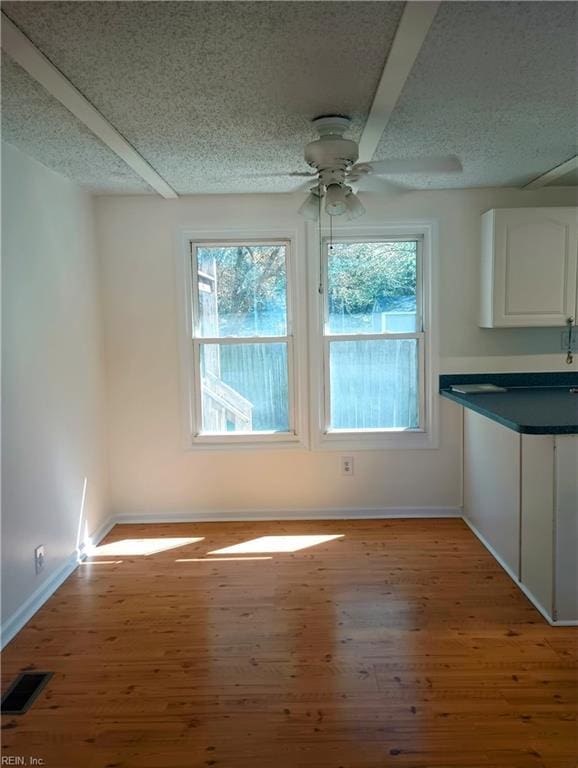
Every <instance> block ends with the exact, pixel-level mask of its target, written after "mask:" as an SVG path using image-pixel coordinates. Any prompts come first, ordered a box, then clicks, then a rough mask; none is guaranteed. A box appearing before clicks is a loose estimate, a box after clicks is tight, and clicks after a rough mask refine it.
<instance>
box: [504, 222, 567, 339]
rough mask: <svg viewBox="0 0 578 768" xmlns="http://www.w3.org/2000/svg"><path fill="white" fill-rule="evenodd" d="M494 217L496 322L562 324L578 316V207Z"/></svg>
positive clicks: (540, 324)
mask: <svg viewBox="0 0 578 768" xmlns="http://www.w3.org/2000/svg"><path fill="white" fill-rule="evenodd" d="M492 213H494V217H493V243H492V247H493V301H492V309H493V325H494V326H514V327H515V326H548V325H550V326H551V325H554V326H563V325H565V323H566V320H567V318H568V317H574V318H575V317H576V261H577V258H578V239H577V229H578V227H577V222H576V208H516V209H513V208H510V209H502V210H495V211H493V212H492Z"/></svg>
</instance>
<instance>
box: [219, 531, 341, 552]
mask: <svg viewBox="0 0 578 768" xmlns="http://www.w3.org/2000/svg"><path fill="white" fill-rule="evenodd" d="M341 538H343V534H334V535H329V536H260V537H259V538H258V539H250V540H249V541H243V542H242V543H241V544H233V546H231V547H223V549H215V550H213V551H212V552H209V554H210V555H241V554H245V553H247V554H250V553H253V552H298V551H299V550H300V549H307V548H308V547H315V546H317V545H318V544H325V543H326V542H327V541H333V540H334V539H341Z"/></svg>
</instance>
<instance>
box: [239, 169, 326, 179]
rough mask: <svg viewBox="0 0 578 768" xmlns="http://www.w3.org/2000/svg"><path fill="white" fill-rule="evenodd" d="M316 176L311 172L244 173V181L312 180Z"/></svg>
mask: <svg viewBox="0 0 578 768" xmlns="http://www.w3.org/2000/svg"><path fill="white" fill-rule="evenodd" d="M316 176H317V173H314V172H312V171H286V172H284V173H244V174H243V178H244V179H273V178H284V179H286V178H293V177H297V178H304V179H310V178H311V179H312V178H314V177H316Z"/></svg>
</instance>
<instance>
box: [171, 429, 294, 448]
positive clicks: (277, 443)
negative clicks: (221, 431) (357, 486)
mask: <svg viewBox="0 0 578 768" xmlns="http://www.w3.org/2000/svg"><path fill="white" fill-rule="evenodd" d="M307 447H308V446H307V445H306V444H305V443H304V441H303V440H302V439H301V438H300V437H298V436H297V435H289V434H278V433H273V434H271V433H260V434H259V433H257V434H254V435H252V436H251V437H242V436H241V435H232V436H230V437H225V436H224V435H201V436H199V437H192V438H190V441H189V442H188V443H187V444H186V445H185V450H187V451H277V450H283V451H287V450H305V449H307Z"/></svg>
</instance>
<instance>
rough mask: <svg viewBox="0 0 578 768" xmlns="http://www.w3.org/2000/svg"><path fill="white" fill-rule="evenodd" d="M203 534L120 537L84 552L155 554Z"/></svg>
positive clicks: (95, 554)
mask: <svg viewBox="0 0 578 768" xmlns="http://www.w3.org/2000/svg"><path fill="white" fill-rule="evenodd" d="M203 538H204V536H201V537H198V536H197V537H196V538H187V539H185V538H179V539H169V538H159V539H122V540H121V541H113V542H111V543H110V544H101V545H100V546H98V547H91V548H90V550H88V552H87V553H86V554H87V555H88V556H89V557H118V556H119V555H125V556H128V555H156V554H157V553H158V552H165V551H166V550H168V549H177V547H186V546H187V545H188V544H196V543H197V542H198V541H202V540H203Z"/></svg>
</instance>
